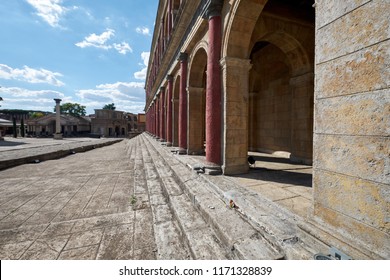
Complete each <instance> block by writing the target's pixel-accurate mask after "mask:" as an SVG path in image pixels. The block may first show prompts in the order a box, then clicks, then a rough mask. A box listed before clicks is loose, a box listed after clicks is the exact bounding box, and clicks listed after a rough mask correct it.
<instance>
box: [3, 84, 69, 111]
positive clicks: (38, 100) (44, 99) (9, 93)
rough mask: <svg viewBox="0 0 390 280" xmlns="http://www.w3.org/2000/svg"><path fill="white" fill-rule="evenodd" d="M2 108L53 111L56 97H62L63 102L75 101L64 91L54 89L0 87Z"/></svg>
mask: <svg viewBox="0 0 390 280" xmlns="http://www.w3.org/2000/svg"><path fill="white" fill-rule="evenodd" d="M0 93H1V97H2V98H3V101H2V102H1V106H2V108H8V109H15V108H20V109H26V110H42V111H52V110H53V107H54V105H55V102H54V100H53V99H54V98H60V99H62V101H63V102H74V101H72V98H71V97H67V96H65V95H64V94H63V93H62V92H59V91H53V90H29V89H25V88H19V87H2V88H0Z"/></svg>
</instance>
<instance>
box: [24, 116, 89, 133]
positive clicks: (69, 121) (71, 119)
mask: <svg viewBox="0 0 390 280" xmlns="http://www.w3.org/2000/svg"><path fill="white" fill-rule="evenodd" d="M26 123H27V133H28V135H31V136H51V135H53V134H54V133H55V131H56V116H55V114H49V115H47V116H44V117H40V118H35V119H29V120H27V122H26ZM90 132H91V119H90V118H89V117H85V116H81V117H75V116H70V115H61V133H62V134H63V136H64V137H67V136H68V137H69V136H77V135H80V134H86V133H90Z"/></svg>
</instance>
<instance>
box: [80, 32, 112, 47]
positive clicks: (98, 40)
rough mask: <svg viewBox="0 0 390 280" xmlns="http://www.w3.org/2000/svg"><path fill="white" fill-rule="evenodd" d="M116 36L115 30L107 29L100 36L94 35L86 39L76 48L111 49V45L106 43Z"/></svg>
mask: <svg viewBox="0 0 390 280" xmlns="http://www.w3.org/2000/svg"><path fill="white" fill-rule="evenodd" d="M112 36H115V30H113V29H107V30H106V31H104V32H103V33H102V34H100V35H96V34H95V33H92V34H91V35H89V36H87V37H85V39H84V41H82V42H79V43H76V46H78V47H80V48H86V47H95V48H99V49H105V50H108V49H111V48H112V46H111V45H106V42H107V41H108V40H109V39H110V38H111V37H112Z"/></svg>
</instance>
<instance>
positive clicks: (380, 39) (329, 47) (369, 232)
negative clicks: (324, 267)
mask: <svg viewBox="0 0 390 280" xmlns="http://www.w3.org/2000/svg"><path fill="white" fill-rule="evenodd" d="M316 2H317V4H316V73H315V116H314V126H315V127H314V217H315V218H316V219H317V220H318V221H320V222H325V223H326V224H327V225H331V226H334V227H335V228H336V229H337V230H338V231H339V232H340V233H341V234H343V235H344V236H345V235H347V237H349V238H352V239H354V240H355V241H356V242H357V244H360V245H361V246H363V247H364V248H366V249H368V251H370V252H372V257H373V258H377V257H378V256H379V257H383V258H387V259H389V258H390V137H389V135H390V40H389V38H390V20H389V14H388V11H389V10H390V1H388V0H372V1H363V0H361V1H358V0H355V1H352V0H347V1H336V0H331V1H329V0H327V1H324V0H320V1H319V0H317V1H316Z"/></svg>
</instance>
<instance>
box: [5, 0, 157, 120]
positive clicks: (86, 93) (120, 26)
mask: <svg viewBox="0 0 390 280" xmlns="http://www.w3.org/2000/svg"><path fill="white" fill-rule="evenodd" d="M157 4H158V0H1V1H0V87H1V88H0V96H1V97H2V98H3V101H1V102H0V105H1V109H26V110H44V111H52V110H53V107H54V104H55V103H54V101H53V98H61V99H62V100H63V102H76V103H80V104H81V105H84V106H86V107H87V113H88V114H90V113H93V112H94V109H100V108H102V107H103V106H104V105H105V104H108V103H115V105H116V107H117V109H118V110H123V111H127V112H132V113H141V112H142V111H143V109H144V105H145V92H144V86H145V74H146V66H147V63H148V59H149V51H150V44H151V40H152V34H153V27H154V21H155V17H156V9H157Z"/></svg>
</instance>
